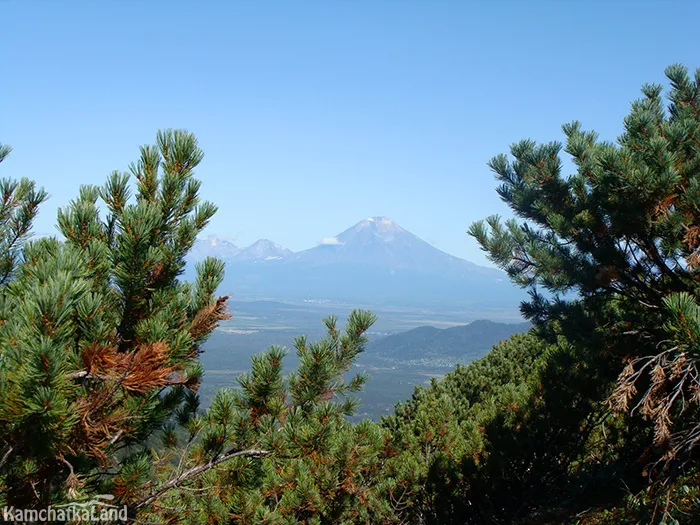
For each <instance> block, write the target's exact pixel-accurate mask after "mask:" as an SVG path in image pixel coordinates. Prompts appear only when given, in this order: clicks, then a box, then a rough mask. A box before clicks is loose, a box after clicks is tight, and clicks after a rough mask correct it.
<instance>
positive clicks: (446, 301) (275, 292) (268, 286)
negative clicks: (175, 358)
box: [187, 216, 526, 310]
mask: <svg viewBox="0 0 700 525" xmlns="http://www.w3.org/2000/svg"><path fill="white" fill-rule="evenodd" d="M198 243H200V245H198V246H197V247H196V248H197V249H195V250H193V253H194V256H192V257H190V258H189V259H188V263H192V262H197V255H201V254H207V255H212V254H215V253H216V250H217V249H218V248H219V247H220V246H221V247H223V248H225V249H226V250H227V252H224V253H223V254H222V255H224V256H222V257H221V258H222V259H223V261H224V262H225V263H226V273H225V278H224V281H223V283H222V285H221V287H220V290H221V292H222V293H224V294H228V295H230V296H231V297H233V298H237V297H238V298H241V297H274V298H278V299H279V298H284V299H293V300H298V299H301V300H337V301H342V302H348V303H357V302H360V303H362V304H377V305H383V306H387V305H389V306H390V305H396V306H399V305H401V306H415V305H428V304H429V305H432V306H440V305H443V306H445V307H448V306H452V305H462V306H468V307H469V308H475V307H476V308H481V307H495V308H506V309H508V310H516V309H517V305H518V303H519V302H520V301H521V300H523V299H525V298H526V296H525V294H524V293H523V292H522V291H521V290H519V289H516V288H515V287H514V286H513V285H512V284H511V282H510V280H509V279H508V276H507V275H506V274H505V272H503V271H501V270H499V269H496V268H488V267H485V266H479V265H477V264H475V263H472V262H470V261H466V260H464V259H460V258H459V257H455V256H453V255H450V254H448V253H446V252H443V251H442V250H440V249H438V248H436V247H434V246H433V245H431V244H430V243H428V242H426V241H424V240H423V239H421V238H419V237H418V236H416V235H414V234H413V233H411V232H409V231H407V230H405V229H404V228H402V227H401V226H399V225H398V224H397V223H396V222H394V221H393V220H391V219H389V218H388V217H384V216H376V217H369V218H366V219H363V220H362V221H360V222H358V223H356V224H354V225H353V226H351V227H350V228H347V229H345V230H344V231H342V232H340V233H338V234H337V235H334V236H333V237H325V238H324V239H322V240H321V242H319V243H317V245H316V246H314V247H312V248H308V249H306V250H301V251H299V252H292V251H291V250H288V249H286V248H283V247H282V246H280V245H277V244H275V243H273V242H272V241H269V240H265V239H261V240H259V241H256V243H253V245H251V246H249V247H247V248H243V249H240V248H237V247H235V245H234V247H235V248H236V249H237V250H238V251H237V252H236V251H235V250H234V247H232V246H231V245H228V244H225V243H217V242H216V240H215V239H212V238H211V237H208V238H206V239H203V240H202V241H198ZM201 244H204V248H203V247H202V246H201ZM231 244H232V243H231ZM192 266H193V265H192V264H188V267H189V269H188V270H187V271H189V272H190V274H189V275H190V276H193V274H192V269H191V268H192Z"/></svg>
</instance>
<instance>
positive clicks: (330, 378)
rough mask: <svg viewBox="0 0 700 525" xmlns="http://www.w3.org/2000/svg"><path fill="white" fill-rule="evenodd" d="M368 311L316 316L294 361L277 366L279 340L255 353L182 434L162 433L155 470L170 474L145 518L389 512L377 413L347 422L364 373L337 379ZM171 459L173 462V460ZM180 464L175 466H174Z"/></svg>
mask: <svg viewBox="0 0 700 525" xmlns="http://www.w3.org/2000/svg"><path fill="white" fill-rule="evenodd" d="M374 320H375V317H374V316H373V315H372V314H370V313H369V312H365V311H354V312H352V313H351V314H350V316H349V318H348V321H347V325H346V327H345V330H344V331H341V330H340V329H339V328H338V327H337V324H336V323H337V319H336V318H335V317H332V316H331V317H329V318H328V319H326V320H325V323H326V328H327V335H326V337H324V338H323V339H321V340H319V341H316V342H309V341H308V340H307V338H306V337H305V336H301V337H299V338H297V339H296V340H295V342H294V347H295V350H296V355H297V357H298V359H299V364H298V366H297V368H296V370H295V371H294V372H292V373H291V374H290V375H289V376H288V377H284V376H283V375H282V364H283V359H284V357H285V355H286V350H284V349H283V348H280V347H274V346H273V347H271V348H270V349H268V350H267V351H266V352H264V353H262V354H260V355H257V356H254V357H253V360H252V368H251V371H250V372H249V373H247V374H244V375H243V376H241V377H239V379H238V382H239V385H240V389H236V390H221V391H219V392H218V393H217V395H216V396H215V398H214V400H213V401H212V404H211V407H210V408H209V409H208V410H207V412H206V414H203V415H201V416H200V417H196V418H193V419H192V420H191V421H190V423H189V425H188V427H187V428H188V433H187V434H186V435H184V436H180V437H178V436H176V435H174V434H173V435H170V436H168V438H167V439H166V441H167V443H168V445H169V449H168V450H169V452H168V453H169V454H171V457H172V458H177V459H176V461H172V462H170V463H168V464H164V467H163V473H162V475H163V478H164V479H179V480H180V482H178V484H177V485H176V486H174V485H170V486H169V487H168V490H169V493H168V497H167V498H164V499H161V500H160V502H158V503H156V504H155V505H154V506H152V507H151V508H150V509H146V511H147V514H146V517H145V518H144V519H149V520H153V519H155V520H177V519H183V517H185V518H184V519H185V520H186V521H187V522H190V523H211V522H222V521H226V520H232V521H234V522H237V523H331V522H340V523H379V522H384V523H388V522H390V518H391V516H393V514H392V512H391V509H390V507H389V505H388V503H387V501H386V500H385V499H384V498H383V494H384V489H383V485H382V483H383V481H382V472H381V461H382V458H381V452H382V447H383V444H384V437H383V433H382V431H381V429H380V428H379V426H378V425H377V424H376V423H373V422H370V421H363V422H361V423H359V424H357V425H353V424H351V423H350V422H348V421H347V419H346V416H348V415H351V414H353V412H354V409H355V406H356V401H355V400H354V399H353V398H352V396H351V393H352V392H355V391H358V390H359V389H360V388H361V387H362V384H363V382H364V380H365V378H364V377H363V376H362V375H355V376H353V377H352V378H351V379H349V380H346V379H345V375H346V374H347V373H348V372H349V371H350V369H351V367H352V365H353V363H354V362H355V361H356V359H357V357H358V355H359V354H360V353H361V352H362V351H363V348H364V345H365V343H366V336H365V335H364V334H365V332H366V330H367V329H368V328H369V327H370V326H371V325H372V324H373V323H374ZM240 448H246V449H250V450H259V451H260V458H258V459H254V458H252V457H251V456H250V455H247V456H241V457H230V458H229V460H228V461H227V462H226V463H225V464H221V468H219V469H217V470H211V471H210V472H208V473H207V474H205V475H203V476H201V477H188V475H187V472H189V471H190V469H191V468H192V467H191V465H199V464H202V463H203V462H206V461H217V458H224V457H227V454H228V452H227V451H228V450H239V449H240ZM173 465H177V467H175V468H174V472H173ZM183 474H184V475H183Z"/></svg>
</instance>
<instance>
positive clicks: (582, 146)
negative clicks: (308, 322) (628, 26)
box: [470, 65, 700, 486]
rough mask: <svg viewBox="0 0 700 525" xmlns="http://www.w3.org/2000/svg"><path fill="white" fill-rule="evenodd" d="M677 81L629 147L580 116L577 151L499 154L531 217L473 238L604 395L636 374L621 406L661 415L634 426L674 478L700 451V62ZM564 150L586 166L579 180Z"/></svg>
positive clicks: (570, 132)
mask: <svg viewBox="0 0 700 525" xmlns="http://www.w3.org/2000/svg"><path fill="white" fill-rule="evenodd" d="M666 75H667V76H668V78H669V79H670V81H671V89H670V92H669V93H668V100H669V105H668V108H664V102H663V97H662V92H663V87H662V86H660V85H647V86H644V87H643V89H642V92H643V94H644V98H643V99H641V100H638V101H636V102H635V103H633V104H632V109H631V112H630V114H629V116H628V117H627V118H625V121H624V128H625V129H624V132H623V134H622V135H621V136H620V137H619V138H618V140H617V143H616V144H613V143H609V142H601V141H599V140H598V136H597V135H596V134H595V133H593V132H590V131H584V130H583V128H582V126H581V124H579V123H578V122H574V123H571V124H568V125H566V126H564V127H563V130H564V134H565V135H566V143H565V145H564V146H562V145H561V144H559V143H556V142H553V143H549V144H542V145H537V144H535V143H534V142H533V141H530V140H525V141H522V142H520V143H517V144H515V145H514V146H512V147H511V154H512V157H513V160H510V159H509V158H508V157H507V156H506V155H499V156H497V157H495V158H494V159H493V160H492V161H491V163H490V166H491V168H492V170H493V171H494V172H495V173H496V176H497V178H498V180H499V181H500V182H501V186H500V187H499V189H498V192H499V194H500V196H501V198H502V199H503V200H504V201H505V202H506V203H507V204H508V205H509V206H510V208H511V209H512V210H513V212H514V213H515V215H516V216H517V217H519V218H521V219H523V220H524V222H519V221H518V220H516V219H512V220H508V221H505V222H503V221H501V220H500V218H499V217H498V216H492V217H490V218H488V219H487V220H486V221H485V222H479V223H476V224H474V225H473V226H472V227H471V229H470V233H471V235H473V236H474V237H475V238H476V239H477V240H478V241H479V243H480V244H481V246H482V247H483V249H484V250H485V251H486V252H487V253H488V255H489V257H490V258H491V260H493V261H494V262H495V263H497V264H498V265H499V266H501V267H502V268H503V269H505V270H506V271H507V272H508V274H509V275H510V277H511V279H512V280H513V281H514V282H516V283H519V284H521V285H523V286H525V287H529V288H530V289H531V296H532V300H531V301H530V302H528V303H525V304H523V305H522V310H523V313H524V314H525V315H526V316H527V317H528V318H529V319H531V320H533V321H534V322H535V323H537V324H538V325H539V326H540V327H542V329H543V333H544V331H547V332H548V333H549V335H550V336H552V337H557V336H559V337H564V338H565V340H566V341H567V344H568V345H569V346H570V348H571V351H570V355H571V356H572V364H576V363H577V365H576V366H580V367H584V368H586V369H588V373H587V375H588V379H587V383H589V384H597V385H599V389H598V390H599V391H598V392H597V393H595V392H592V393H590V394H591V395H593V399H592V401H603V400H604V399H605V397H606V396H607V395H609V394H610V393H611V388H612V383H613V382H614V380H615V378H616V377H617V376H618V374H620V373H622V375H621V376H620V378H619V380H620V390H619V391H618V394H617V395H616V396H615V397H614V400H615V402H616V407H617V408H618V409H620V410H622V411H623V412H627V413H628V414H629V415H630V417H633V416H634V415H635V410H634V408H633V407H640V406H641V407H642V408H643V409H642V415H644V416H646V417H648V418H649V419H653V420H654V422H655V425H656V430H655V433H654V435H653V437H652V436H651V435H650V431H649V430H647V429H646V428H645V427H644V425H642V424H641V423H640V421H638V420H635V421H634V423H631V424H632V428H634V429H635V431H634V432H635V433H636V434H637V435H642V436H647V435H648V436H649V440H650V441H653V447H654V449H653V450H654V452H653V454H654V455H655V456H656V458H657V459H662V458H663V459H664V461H662V462H661V463H656V468H651V469H650V471H649V474H650V479H651V480H652V481H660V482H663V483H665V484H666V485H667V486H668V484H669V483H670V482H671V481H672V479H673V477H674V476H675V475H677V474H678V473H679V472H682V469H683V465H688V464H690V463H692V461H693V458H696V459H697V450H695V445H696V444H697V440H696V439H695V437H694V436H695V435H696V432H697V428H698V427H697V424H698V406H697V395H696V394H694V393H697V391H698V390H697V388H698V383H697V377H698V376H697V372H696V366H697V360H696V352H695V351H694V347H695V345H696V342H695V338H694V337H695V336H694V335H693V334H694V331H693V330H694V328H693V327H694V326H695V323H696V321H697V318H696V314H695V306H694V304H695V303H694V301H695V298H696V297H697V293H698V283H699V282H700V281H699V280H698V269H699V267H700V264H699V263H700V258H699V256H698V249H699V247H698V240H699V239H700V235H698V233H699V232H700V214H699V212H698V210H699V209H700V208H699V207H698V203H699V202H700V171H699V170H700V149H698V147H697V145H698V140H699V137H700V70H698V71H696V73H695V76H694V78H691V77H690V76H689V75H688V71H687V69H686V68H684V67H682V66H680V65H674V66H671V67H669V68H668V69H667V70H666ZM562 149H564V151H565V152H566V153H568V154H569V155H570V156H571V159H572V160H573V163H574V165H575V168H576V171H575V173H574V174H572V175H570V176H565V175H564V174H563V167H562V161H561V159H560V153H561V151H562ZM542 289H544V290H546V291H548V292H549V293H550V294H551V295H553V296H554V298H553V299H547V298H545V297H544V295H543V294H542V293H541V291H542ZM567 294H568V295H567ZM572 294H573V295H575V296H576V297H575V298H573V299H572ZM681 334H683V335H681ZM669 340H670V341H669ZM665 341H669V344H665V343H664V342H665ZM623 369H624V371H623ZM582 384H584V383H582ZM572 402H573V399H572ZM639 403H641V405H640V404H639ZM630 422H632V420H630ZM642 442H643V440H642ZM631 443H632V441H630V442H628V446H629V445H631ZM649 445H652V443H649V442H646V443H644V444H643V445H641V444H640V448H639V449H638V451H639V453H640V456H639V457H638V458H637V460H639V461H642V462H645V461H648V460H649V459H651V458H649V457H648V456H646V460H645V457H644V456H641V453H642V452H643V451H644V450H648V447H649ZM689 462H690V463H689Z"/></svg>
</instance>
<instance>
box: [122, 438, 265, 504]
mask: <svg viewBox="0 0 700 525" xmlns="http://www.w3.org/2000/svg"><path fill="white" fill-rule="evenodd" d="M269 453H270V452H269V451H267V450H259V449H249V450H239V451H236V452H230V453H228V454H225V455H223V456H220V457H218V458H215V459H212V460H211V461H209V462H208V463H205V464H204V465H199V466H198V467H193V468H191V469H189V470H187V471H185V472H183V473H182V474H180V475H179V476H177V477H176V478H173V479H171V480H170V481H168V482H167V483H165V484H163V485H162V486H161V487H160V488H158V489H156V490H155V491H153V492H151V493H150V494H149V495H148V496H145V497H143V498H141V499H140V500H138V501H137V502H136V503H135V504H134V505H133V509H134V510H139V509H142V508H144V507H146V506H147V505H150V504H151V503H153V502H154V501H155V500H156V499H158V498H159V497H161V496H162V495H163V494H165V493H166V492H168V491H169V490H172V489H174V488H178V487H179V486H180V485H181V484H182V483H184V482H185V481H187V480H189V479H192V478H194V477H197V476H200V475H201V474H204V473H205V472H207V471H208V470H210V469H212V468H214V467H216V466H217V465H219V464H221V463H223V462H225V461H228V460H230V459H233V458H236V457H240V456H244V457H250V458H259V457H262V456H266V455H268V454H269Z"/></svg>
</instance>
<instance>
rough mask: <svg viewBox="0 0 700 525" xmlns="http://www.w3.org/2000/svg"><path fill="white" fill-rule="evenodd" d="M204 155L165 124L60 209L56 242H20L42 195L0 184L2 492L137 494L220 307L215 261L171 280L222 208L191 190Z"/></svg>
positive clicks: (37, 498) (187, 398) (1, 497)
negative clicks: (123, 163) (152, 140)
mask: <svg viewBox="0 0 700 525" xmlns="http://www.w3.org/2000/svg"><path fill="white" fill-rule="evenodd" d="M7 152H8V150H7V148H3V149H2V155H1V157H3V158H4V156H5V155H6V154H7ZM202 157H203V153H202V151H201V149H200V148H199V147H198V145H197V141H196V139H195V138H194V136H193V135H191V134H189V133H187V132H185V131H171V130H167V131H163V132H159V133H158V136H157V144H156V145H155V146H144V147H142V148H141V156H140V159H139V160H138V162H136V163H134V164H132V165H131V166H130V167H129V169H130V173H129V174H127V173H120V172H116V171H115V172H114V173H112V174H111V176H110V177H109V179H108V181H107V183H106V184H105V185H104V186H102V187H95V186H83V187H82V188H81V189H80V194H79V197H78V198H77V199H75V200H74V201H72V202H71V203H70V205H69V206H68V207H66V208H65V209H61V210H60V211H59V214H58V228H59V230H60V232H61V233H62V235H63V237H64V240H62V241H59V240H57V239H56V238H47V239H40V240H37V241H31V242H27V243H22V241H23V240H24V239H25V238H26V235H27V232H28V231H29V227H30V225H31V221H32V219H33V218H34V216H35V215H36V209H37V206H38V204H39V203H40V202H41V201H43V200H44V199H45V197H46V194H45V193H44V192H43V190H36V189H35V188H34V186H33V184H32V183H29V182H28V181H22V182H20V183H13V182H11V181H4V182H3V183H2V187H0V191H2V194H3V203H2V207H1V209H0V249H2V254H0V255H1V257H2V268H1V270H2V274H3V276H4V277H3V280H2V284H1V286H0V319H1V322H0V436H1V437H0V502H2V503H5V504H10V505H16V506H18V507H22V508H32V507H36V506H45V505H47V504H48V503H51V502H56V501H66V500H67V499H75V498H80V497H82V496H86V497H87V496H88V495H89V494H91V493H94V492H95V491H97V490H101V491H105V490H109V491H111V492H112V493H113V494H114V495H115V496H117V497H118V498H120V499H121V500H123V501H131V499H133V497H135V496H136V495H140V494H141V493H142V492H143V491H144V490H145V489H144V487H147V486H149V484H150V483H151V478H152V474H153V468H154V462H153V460H152V458H150V457H149V447H148V440H149V439H152V437H153V436H154V433H156V432H157V431H158V430H159V429H162V428H164V427H165V426H166V425H168V424H171V423H172V421H173V420H176V419H177V418H176V416H181V418H182V417H184V416H185V415H187V414H189V413H191V411H192V408H193V407H194V406H195V405H196V402H197V398H196V390H197V386H198V384H199V380H200V377H201V373H202V369H201V366H200V365H199V363H198V359H197V357H198V354H199V353H200V351H201V350H200V345H201V344H202V342H204V341H205V340H206V338H207V336H208V335H209V334H210V333H211V331H212V330H213V328H214V327H215V326H216V324H217V322H218V321H220V320H222V319H225V318H226V317H227V316H228V313H227V311H226V306H225V302H226V298H225V297H219V298H216V297H215V295H214V294H215V291H216V288H217V286H218V285H219V283H220V282H221V279H222V276H223V264H222V263H221V262H220V261H217V260H214V259H207V260H205V261H204V262H203V263H202V264H200V265H199V267H198V268H197V279H196V282H195V283H193V284H187V283H182V282H180V281H179V279H178V278H179V276H180V275H181V273H182V271H183V268H184V265H185V259H184V258H185V255H186V254H187V252H188V250H189V249H190V248H191V247H192V244H193V243H194V241H195V238H196V236H197V234H198V233H199V232H200V231H201V230H202V229H203V228H204V227H205V226H206V224H207V223H208V221H209V220H210V218H211V217H212V215H213V214H214V212H215V210H216V208H215V206H214V205H212V204H211V203H208V202H200V200H199V197H198V192H199V188H200V182H199V181H198V180H197V179H195V178H194V169H195V168H196V167H197V165H198V164H199V163H200V161H201V160H202ZM133 179H135V188H134V189H135V194H134V195H133V198H132V191H133V190H132V186H131V181H132V180H133ZM101 206H103V207H104V208H105V210H106V212H107V215H106V216H104V217H103V216H102V214H101ZM20 254H21V255H20Z"/></svg>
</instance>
